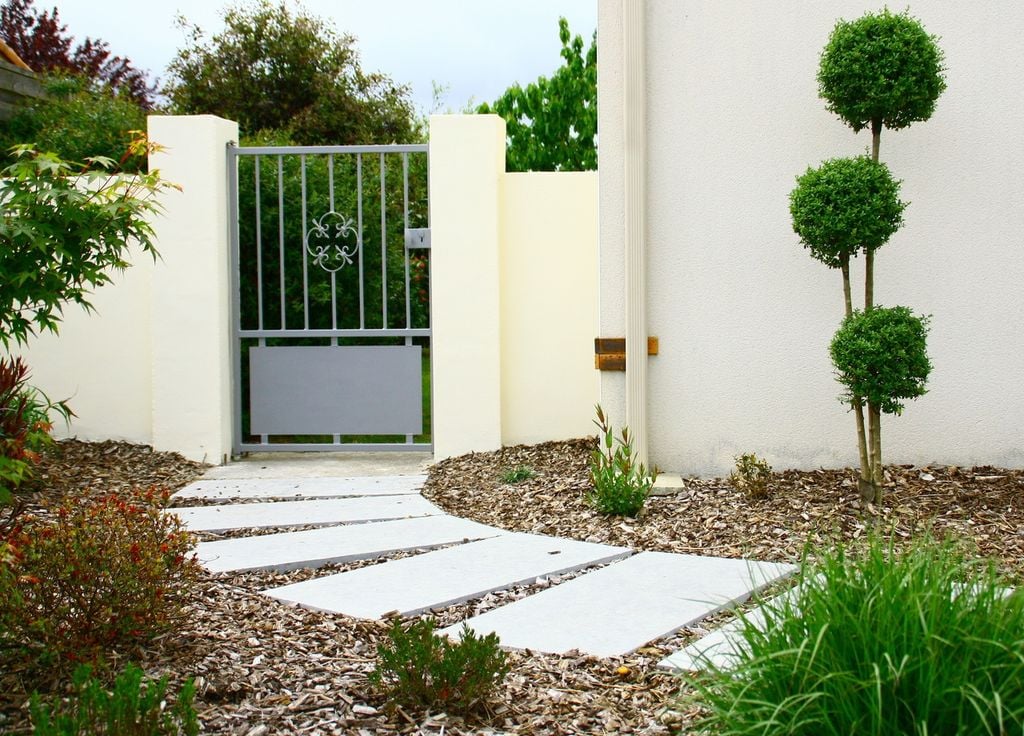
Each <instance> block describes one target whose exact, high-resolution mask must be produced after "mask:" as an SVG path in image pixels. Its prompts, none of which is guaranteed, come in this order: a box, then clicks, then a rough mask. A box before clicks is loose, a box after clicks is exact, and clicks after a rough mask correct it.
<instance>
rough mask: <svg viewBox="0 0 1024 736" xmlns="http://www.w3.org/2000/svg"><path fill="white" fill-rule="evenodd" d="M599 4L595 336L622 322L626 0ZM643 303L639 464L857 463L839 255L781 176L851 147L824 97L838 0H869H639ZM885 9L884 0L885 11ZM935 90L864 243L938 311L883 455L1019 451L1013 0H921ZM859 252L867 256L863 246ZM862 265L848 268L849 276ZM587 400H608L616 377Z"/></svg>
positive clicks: (1023, 114)
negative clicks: (889, 229) (894, 187)
mask: <svg viewBox="0 0 1024 736" xmlns="http://www.w3.org/2000/svg"><path fill="white" fill-rule="evenodd" d="M629 1H630V0H600V5H599V34H598V35H599V36H600V38H601V44H600V54H601V56H600V60H599V67H598V68H599V74H600V77H599V108H598V109H599V115H600V118H599V125H600V135H601V159H600V191H601V194H600V211H601V214H600V240H601V266H600V270H601V277H600V283H601V318H600V319H601V334H602V335H604V336H609V337H611V336H621V335H622V334H623V330H624V327H625V325H624V320H623V313H624V308H623V304H624V297H623V294H624V288H625V286H624V284H625V279H624V267H623V262H624V255H623V246H622V243H623V232H624V230H623V212H624V204H623V203H624V183H623V182H624V163H623V161H624V157H623V153H624V143H623V140H624V138H623V117H624V116H623V104H622V100H623V96H624V74H623V62H624V50H623V42H624V34H623V3H624V2H629ZM645 4H646V23H645V25H646V39H645V46H646V48H645V50H644V57H643V58H645V60H646V95H647V105H646V115H647V123H646V134H647V136H646V137H647V140H646V145H647V152H648V155H647V175H646V192H647V206H646V216H647V224H648V226H647V243H646V247H647V254H648V261H647V264H648V265H647V274H646V275H647V287H648V290H647V319H648V332H649V334H651V335H656V336H658V337H659V339H660V355H658V356H656V357H651V358H650V359H649V361H648V400H647V415H648V441H649V447H650V460H651V462H653V463H655V464H657V465H659V466H661V467H662V468H664V469H666V470H680V471H682V472H683V473H701V474H709V473H723V472H725V471H727V470H728V468H729V466H731V465H732V462H733V460H732V458H733V456H734V455H736V454H738V453H742V452H757V453H760V454H763V455H766V456H767V457H768V459H769V460H770V461H771V462H772V463H773V464H775V465H776V466H777V467H789V466H799V467H804V468H809V467H815V466H819V465H823V466H827V467H835V466H843V465H848V464H852V463H855V462H856V452H855V441H854V438H855V435H854V426H853V419H852V417H851V416H850V415H849V414H848V413H847V412H846V410H845V408H844V407H843V406H842V405H841V404H840V403H839V402H838V401H837V399H836V397H837V395H838V393H839V386H838V384H837V383H836V381H835V380H834V377H833V375H832V367H831V364H830V360H829V356H828V343H829V341H830V339H831V336H832V334H833V332H834V331H835V329H836V328H837V327H838V324H839V322H840V320H841V318H842V314H843V302H842V294H841V280H840V275H839V273H838V272H836V271H829V270H828V269H826V268H825V267H824V266H822V265H821V264H819V263H817V262H816V261H813V260H812V259H811V258H810V256H809V255H808V254H807V253H806V252H805V251H804V250H803V249H802V248H801V246H800V244H799V242H798V240H797V238H796V236H795V235H794V234H793V232H792V229H791V225H790V219H789V212H788V194H789V192H790V190H791V189H792V188H793V186H794V184H795V181H794V180H795V177H796V176H797V175H798V174H800V173H803V172H804V171H805V170H806V169H807V167H808V166H809V165H815V166H816V165H818V164H819V163H820V162H821V161H822V160H824V159H827V158H832V157H836V156H848V155H856V154H860V153H863V152H864V151H865V150H866V148H867V147H868V146H869V144H870V137H869V135H868V133H867V132H866V131H865V132H862V133H861V134H860V135H854V134H853V133H852V131H851V130H850V129H849V128H847V127H846V126H845V125H843V124H842V123H841V122H840V121H839V120H838V119H837V118H836V117H835V116H833V115H832V114H831V113H829V112H827V111H826V110H825V107H824V104H823V102H822V101H821V100H820V99H818V95H817V84H816V81H815V74H816V71H817V65H818V57H819V54H820V52H821V49H822V48H823V46H824V44H825V42H826V39H827V38H828V35H829V33H830V31H831V30H832V28H833V26H834V25H835V22H836V21H837V19H839V18H846V19H853V18H856V17H859V16H860V15H861V14H862V13H863V12H865V11H868V10H872V11H876V10H879V9H880V8H881V5H880V4H879V3H875V2H861V1H857V2H850V1H849V0H842V1H840V0H826V1H824V2H816V3H749V2H743V1H742V0H724V1H723V0H646V3H645ZM899 9H900V8H895V10H899ZM911 12H912V14H913V15H914V16H915V17H918V18H920V19H921V20H922V22H923V23H924V25H925V27H926V28H927V30H928V31H929V32H930V33H932V34H935V35H937V36H939V37H940V39H941V40H940V45H941V47H942V48H943V49H944V51H945V55H946V66H947V67H948V73H947V81H948V86H949V88H948V89H947V91H946V92H945V93H944V95H943V96H942V97H941V98H940V99H939V102H938V107H937V110H936V113H935V115H934V117H933V118H932V119H931V120H930V121H928V122H924V123H916V124H915V125H913V126H911V127H910V128H909V129H906V130H904V131H900V132H895V133H894V132H891V131H888V130H887V131H885V132H884V133H883V136H882V146H881V157H882V159H883V160H884V161H885V162H886V163H887V164H888V165H889V166H890V168H891V169H892V171H893V173H894V175H895V176H896V177H897V178H899V179H902V180H903V198H904V199H905V200H908V201H909V202H910V203H911V204H910V206H909V208H908V209H907V211H906V215H905V218H906V224H905V226H904V227H903V229H902V230H901V231H900V232H899V233H897V234H896V236H894V237H893V239H892V240H891V242H890V243H889V244H888V245H886V246H885V247H884V248H883V249H882V250H881V251H879V253H878V256H877V259H876V295H877V298H878V299H879V300H880V301H881V302H882V303H884V304H887V305H894V304H904V305H908V306H911V307H912V308H913V309H914V310H915V311H917V312H919V313H924V314H931V315H932V316H933V322H932V332H931V336H930V339H929V349H930V353H931V356H932V362H933V363H934V366H935V367H934V371H933V373H932V378H931V380H930V382H929V387H930V391H929V394H928V395H926V396H924V397H923V398H921V399H919V400H918V401H916V402H912V403H910V404H909V405H908V407H907V410H906V412H905V413H904V415H903V416H902V417H893V418H886V420H884V421H883V425H884V428H885V429H884V432H885V436H884V440H883V442H884V445H885V449H884V451H885V453H886V459H887V460H888V461H890V462H899V463H918V464H924V463H930V462H938V463H951V464H983V463H991V464H996V465H1003V466H1012V467H1019V466H1021V465H1024V381H1022V380H1021V376H1022V375H1024V299H1022V298H1021V293H1022V287H1021V284H1024V249H1022V248H1021V247H1020V244H1021V232H1024V178H1022V177H1021V175H1020V172H1021V171H1022V168H1024V138H1022V137H1021V130H1022V127H1024V96H1021V95H1019V94H1015V93H1014V92H1013V90H1016V89H1017V88H1018V87H1019V74H1018V71H1017V70H1018V69H1020V68H1021V65H1022V64H1024V45H1022V44H1021V43H1020V39H1021V38H1022V37H1024V5H1021V4H1020V3H1017V2H1011V1H1010V0H994V1H993V2H989V3H980V4H974V5H971V6H970V9H969V12H968V11H967V9H966V7H965V6H963V5H961V4H959V3H951V2H946V1H945V0H918V1H917V2H915V3H913V5H912V6H911ZM858 265H862V264H858ZM855 279H856V280H857V281H855V283H857V282H860V283H862V272H861V271H858V272H857V273H856V275H855ZM601 395H602V401H603V402H604V403H605V404H606V405H608V406H609V407H611V408H612V409H613V410H614V411H615V414H616V417H617V418H618V417H621V416H623V411H624V402H625V399H624V395H625V387H624V383H623V380H622V375H621V374H618V375H615V374H603V375H602V391H601Z"/></svg>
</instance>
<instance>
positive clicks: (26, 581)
mask: <svg viewBox="0 0 1024 736" xmlns="http://www.w3.org/2000/svg"><path fill="white" fill-rule="evenodd" d="M168 496H169V492H168V491H166V490H157V489H149V490H134V491H130V492H123V493H109V494H106V495H102V496H96V497H91V498H84V497H74V496H70V497H68V498H66V499H64V500H63V501H62V502H61V503H60V504H59V505H57V506H56V507H55V508H53V509H50V513H49V514H48V515H49V517H50V518H49V519H43V518H40V517H34V516H33V517H28V518H26V519H25V520H24V521H22V522H20V523H19V525H18V526H17V527H16V528H15V529H14V530H13V531H12V532H11V533H10V534H9V535H8V536H7V539H6V540H3V544H4V548H5V550H6V553H5V555H4V556H3V557H2V559H0V561H2V564H0V623H2V625H3V631H5V632H6V633H5V634H4V635H3V641H2V643H3V645H4V647H3V648H2V649H0V652H2V651H4V650H7V651H8V652H10V651H12V650H13V651H15V652H17V653H20V654H21V655H23V656H25V657H26V659H28V660H30V661H33V662H34V663H35V664H36V665H39V666H41V668H43V669H45V670H47V671H49V672H50V673H53V674H56V673H61V672H67V671H68V670H70V669H72V668H73V667H74V665H75V664H77V663H81V662H99V661H101V660H102V659H103V658H104V655H105V654H106V653H107V652H109V651H111V650H123V649H126V648H130V647H132V646H136V645H140V644H144V643H146V642H147V641H150V640H151V639H152V638H153V637H155V636H156V635H158V634H160V633H162V632H164V631H167V630H169V629H170V628H171V627H173V626H174V625H175V624H176V623H177V622H178V621H179V620H180V617H181V615H182V604H183V602H184V599H185V596H186V595H187V591H188V588H189V586H190V585H192V584H194V582H195V581H196V580H197V579H198V575H199V566H198V563H197V562H196V560H195V558H194V556H193V555H191V549H192V546H193V539H192V536H191V535H190V534H188V533H187V532H186V531H185V529H184V528H183V526H182V524H181V522H180V520H179V519H178V518H177V517H175V516H172V515H169V514H166V513H164V512H163V510H162V507H163V506H164V505H165V504H166V501H167V498H168Z"/></svg>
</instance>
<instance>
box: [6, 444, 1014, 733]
mask: <svg viewBox="0 0 1024 736" xmlns="http://www.w3.org/2000/svg"><path fill="white" fill-rule="evenodd" d="M591 447H592V440H587V439H582V440H573V441H569V442H557V443H546V444H543V445H537V446H530V447H513V448H506V449H503V450H501V451H498V452H492V453H477V454H472V455H466V456H463V457H459V458H453V459H450V460H446V461H443V462H441V463H438V464H436V465H434V466H433V467H432V468H431V470H430V478H429V480H428V483H427V487H426V490H425V494H424V495H426V496H427V497H428V498H429V499H430V500H432V501H433V502H434V503H436V504H438V505H439V506H441V507H442V508H445V509H446V510H448V511H450V512H452V513H455V514H458V515H459V516H463V517H467V518H470V519H474V520H476V521H480V522H483V523H487V524H492V525H495V526H500V527H504V528H507V529H512V530H517V531H527V532H534V533H541V534H551V535H557V536H565V537H570V538H575V539H582V540H586V541H594V542H602V543H609V544H617V545H624V546H630V547H633V548H636V549H644V550H662V551H671V552H685V553H697V554H710V555H719V556H726V557H741V556H742V557H751V558H756V559H762V560H775V561H796V560H799V559H800V556H801V554H802V552H803V550H804V548H805V544H806V543H807V542H808V541H811V542H813V543H816V544H830V543H832V542H833V541H834V540H836V539H845V540H851V539H856V538H858V537H861V536H863V535H864V534H866V533H867V532H868V531H869V530H870V529H871V528H872V527H877V528H878V529H880V530H882V531H883V532H885V533H891V534H893V535H894V537H895V538H896V539H897V540H904V539H910V538H913V537H914V536H916V535H918V534H920V533H921V532H922V531H924V530H925V529H927V528H929V527H930V528H933V529H934V530H935V531H936V533H938V534H953V535H956V536H957V537H959V538H963V539H966V540H970V541H972V542H973V543H974V544H976V545H977V547H978V549H979V551H980V552H981V553H983V554H985V555H990V556H994V557H996V558H997V559H999V560H1000V561H1001V563H1002V565H1003V567H1004V568H1005V570H1006V571H1007V572H1009V573H1011V574H1013V575H1014V576H1019V575H1020V573H1021V572H1022V571H1024V554H1022V552H1024V472H1022V471H1019V470H1000V469H996V468H950V467H944V466H943V467H930V468H909V467H890V468H888V471H887V473H888V479H889V482H890V487H889V488H888V489H887V497H886V500H885V503H884V504H883V505H882V506H881V507H879V508H874V507H862V505H861V504H860V502H859V500H858V499H857V492H856V482H855V480H856V476H855V474H854V472H853V471H851V470H814V471H807V472H798V471H784V472H781V473H777V474H775V476H774V478H773V485H772V493H771V495H770V497H769V498H768V499H765V500H757V501H755V500H751V499H748V498H747V497H745V496H744V495H743V494H741V493H739V492H737V491H736V490H734V489H733V488H732V487H731V486H730V485H729V484H728V483H727V482H726V481H723V480H720V479H719V480H707V479H691V480H688V481H687V482H686V487H685V488H684V490H683V491H682V492H680V493H678V494H674V495H671V496H663V497H653V498H651V499H650V500H649V502H648V505H647V508H646V510H645V512H644V513H643V514H642V515H641V517H640V518H638V519H620V518H608V517H603V516H601V515H600V514H598V513H596V512H595V511H594V510H593V509H592V508H591V507H590V506H589V505H587V503H586V500H585V496H586V492H587V490H588V488H589V480H588V468H589V453H590V450H591ZM517 467H528V468H530V469H531V470H532V471H533V476H532V477H531V478H529V479H527V480H524V481H521V482H520V483H517V484H514V485H510V484H505V483H503V482H502V476H503V475H504V474H505V473H506V471H508V470H512V469H514V468H517ZM39 470H40V484H39V491H38V493H36V494H35V495H34V496H32V497H31V498H30V501H31V504H32V505H33V506H34V507H38V505H39V504H41V503H45V502H53V501H55V500H57V499H59V498H60V497H61V496H62V495H63V494H65V493H67V492H70V491H84V490H87V491H88V492H92V493H104V492H108V491H110V490H116V489H122V488H126V487H129V486H143V487H146V486H150V485H164V486H168V487H171V488H178V487H180V486H182V485H185V484H186V483H188V482H190V481H191V480H193V479H195V478H196V477H197V476H198V475H199V474H200V473H201V472H202V470H203V466H200V465H198V464H196V463H190V462H188V461H186V460H184V459H183V458H181V457H180V456H178V455H174V454H169V453H158V452H153V451H152V450H150V449H149V448H146V447H140V446H135V445H129V444H125V443H114V442H106V443H83V442H76V441H65V442H62V443H60V445H59V451H58V452H54V453H51V454H50V456H48V457H47V458H46V459H45V460H44V463H43V464H42V466H41V467H40V469H39ZM406 554H408V553H406ZM368 564H375V563H374V562H373V561H364V562H360V563H351V564H347V565H335V566H331V567H329V568H323V569H321V570H318V571H309V570H298V571H292V572H289V573H246V574H238V575H206V576H205V577H204V578H203V580H202V582H201V584H200V585H199V586H198V588H197V590H196V591H195V592H194V596H193V600H192V602H191V603H190V604H189V613H190V616H189V621H188V624H187V625H186V626H184V627H183V628H182V629H181V630H178V631H175V632H173V633H172V634H168V635H166V636H164V637H163V638H162V639H160V640H158V641H156V642H154V643H153V645H152V646H150V647H149V648H148V649H147V650H146V651H145V652H142V653H141V655H140V657H139V659H140V660H141V661H140V662H139V663H140V664H141V665H142V666H143V667H144V668H145V669H146V670H147V671H148V672H149V673H150V674H151V675H154V676H156V675H161V674H163V673H168V674H170V676H171V678H172V682H175V683H179V682H180V681H181V680H182V678H184V677H189V676H191V677H195V678H196V682H197V685H198V695H197V698H196V707H197V710H198V712H199V716H200V719H201V721H202V723H203V732H204V733H215V734H233V735H234V734H237V735H238V736H261V735H262V734H276V733H310V734H360V735H364V734H365V735H369V734H398V733H408V734H413V733H425V734H442V733H444V734H475V733H495V732H512V733H524V734H570V733H635V734H659V733H670V732H678V731H679V730H683V731H685V730H686V723H687V722H689V720H690V716H691V715H692V714H691V712H690V711H688V710H687V708H686V706H682V705H680V703H679V701H678V695H679V693H680V690H681V688H682V689H683V691H684V692H685V685H683V683H682V681H681V680H680V679H679V678H677V677H674V676H672V675H668V674H666V673H663V672H660V671H658V670H657V669H656V668H655V665H656V664H657V662H658V661H660V659H661V658H662V657H664V656H665V655H666V654H668V653H669V652H670V651H672V650H674V649H676V648H678V647H679V646H681V645H683V644H685V643H686V642H687V641H689V640H691V639H692V638H694V637H695V636H696V635H697V634H698V633H700V632H701V630H697V629H695V630H683V631H681V632H679V633H678V634H677V635H675V636H673V637H670V638H668V639H666V640H662V641H659V642H654V643H653V644H652V645H650V646H648V647H644V648H641V649H640V650H639V651H638V652H635V653H633V654H631V655H629V656H626V657H622V658H612V659H600V658H595V657H588V656H583V655H567V656H550V655H540V654H535V653H529V652H512V653H510V663H511V667H512V670H511V674H510V675H509V676H508V677H507V678H506V680H505V681H504V683H503V684H502V686H501V688H500V689H499V692H498V694H497V696H496V697H495V698H494V700H493V702H492V703H491V704H490V705H489V706H488V708H487V709H486V710H483V711H481V712H480V713H479V714H478V715H477V716H476V717H475V718H473V719H470V720H468V721H467V720H465V719H462V718H457V717H449V716H446V715H445V714H443V713H423V712H407V711H405V710H401V709H390V708H388V707H387V705H386V704H385V702H384V701H383V698H382V697H381V696H380V695H379V694H377V693H375V692H373V691H372V690H371V689H370V687H369V685H368V683H367V680H366V676H367V674H368V673H369V672H370V671H372V669H373V667H374V663H375V650H376V646H377V644H378V643H379V642H381V641H382V638H383V636H384V634H385V632H386V630H387V627H388V623H387V622H373V621H362V620H357V619H352V618H348V617H345V616H339V615H333V614H325V613H320V612H316V611H308V610H304V609H300V608H294V607H289V606H285V605H282V604H280V603H277V602H275V601H273V600H272V599H270V598H267V597H264V596H262V595H260V594H259V593H258V591H259V590H261V589H263V588H266V587H269V586H271V585H281V584H286V583H289V582H295V581H297V580H300V579H306V578H308V577H311V576H316V575H322V574H330V573H334V572H338V571H340V570H345V569H354V568H355V567H359V566H365V565H368ZM567 577H571V575H569V576H564V577H563V578H562V579H566V578H567ZM557 582H559V580H550V581H541V582H539V583H538V584H537V585H534V586H517V587H516V588H514V589H512V590H510V591H507V592H503V593H500V594H492V595H491V596H489V597H485V598H484V599H480V600H476V601H469V602H466V603H463V604H459V605H458V606H453V607H450V608H449V609H446V610H444V611H439V612H437V615H438V618H439V620H440V621H441V622H442V623H450V622H453V621H456V620H458V619H459V618H460V617H465V616H467V615H470V614H473V613H476V612H479V611H482V610H487V609H488V608H490V607H493V606H495V605H501V604H503V603H505V602H508V601H509V600H514V599H516V598H519V597H522V596H523V595H527V594H529V593H531V592H533V591H535V590H536V589H538V588H539V587H544V586H546V585H551V584H556V583H557ZM620 668H625V669H620ZM620 673H623V674H620ZM18 688H19V683H18V682H17V681H16V680H15V679H13V678H12V676H11V675H10V674H9V673H0V732H12V733H18V732H19V730H20V732H25V727H26V720H25V708H24V704H25V701H26V695H25V693H24V691H23V690H22V691H20V692H19V690H18Z"/></svg>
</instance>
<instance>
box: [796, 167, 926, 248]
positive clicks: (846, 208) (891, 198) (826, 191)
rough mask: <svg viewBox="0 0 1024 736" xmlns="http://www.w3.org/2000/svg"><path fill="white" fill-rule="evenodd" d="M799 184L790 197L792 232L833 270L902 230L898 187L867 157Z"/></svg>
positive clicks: (814, 172)
mask: <svg viewBox="0 0 1024 736" xmlns="http://www.w3.org/2000/svg"><path fill="white" fill-rule="evenodd" d="M796 182H797V185H796V188H795V189H794V190H793V191H792V192H791V193H790V195H789V212H790V214H791V215H792V217H793V231H794V232H796V234H797V235H799V236H800V242H801V243H803V244H804V246H805V247H806V248H808V249H810V251H811V255H812V256H814V258H815V259H817V260H819V261H821V262H822V263H824V264H825V265H826V266H828V267H829V268H840V267H842V266H843V265H844V264H848V263H849V259H850V258H851V257H852V256H855V255H857V253H858V252H859V251H861V250H863V251H865V252H866V251H869V250H876V249H878V248H880V247H881V246H883V245H884V244H885V243H886V242H888V240H889V238H890V237H891V236H892V234H893V233H895V232H896V231H897V230H899V228H900V226H901V225H902V224H903V210H904V208H905V207H906V203H905V202H901V201H900V185H899V182H898V181H896V180H895V179H893V178H892V175H891V174H890V173H889V169H888V167H886V165H885V164H883V163H877V162H875V161H872V160H871V159H870V158H869V157H867V156H858V157H856V158H836V159H832V160H830V161H825V162H824V163H823V164H821V166H819V167H818V168H816V169H813V168H809V169H807V172H806V173H805V174H804V175H803V176H799V177H797V180H796Z"/></svg>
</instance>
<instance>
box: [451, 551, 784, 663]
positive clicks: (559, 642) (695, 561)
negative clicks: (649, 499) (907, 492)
mask: <svg viewBox="0 0 1024 736" xmlns="http://www.w3.org/2000/svg"><path fill="white" fill-rule="evenodd" d="M796 569H797V568H796V567H795V566H793V565H786V564H779V563H770V562H752V561H749V560H734V559H724V558H719V557H700V556H696V555H680V554H670V553H666V552H641V553H639V554H636V555H633V556H632V557H630V558H628V559H626V560H623V561H621V562H616V563H615V564H613V565H609V566H607V567H605V568H602V569H600V570H596V571H594V572H591V573H588V574H586V575H581V576H580V577H578V578H574V579H573V580H570V581H568V582H566V583H563V584H561V585H557V586H555V587H553V588H548V589H547V590H544V591H541V592H540V593H537V594H536V595H532V596H529V597H527V598H523V599H522V600H519V601H515V602H514V603H510V604H508V605H506V606H502V607H501V608H496V609H494V610H492V611H488V612H487V613H484V614H483V615H481V616H476V617H474V618H471V619H469V620H468V621H467V622H466V623H468V624H469V627H470V628H471V629H473V630H474V631H476V632H477V633H478V634H480V635H485V634H489V633H491V632H494V633H496V634H497V635H498V637H499V638H500V639H501V644H502V646H505V647H510V648H513V649H530V650H534V651H540V652H550V653H553V654H564V653H566V652H569V651H571V650H579V651H581V652H585V653H587V654H593V655H597V656H601V657H611V656H618V655H622V654H628V653H629V652H631V651H633V650H635V649H637V648H638V647H641V646H643V645H644V644H646V643H648V642H650V641H653V640H655V639H660V638H661V637H663V636H667V635H668V634H671V633H673V632H675V631H677V630H678V629H680V628H682V627H684V626H688V625H690V624H692V623H693V622H695V621H699V620H700V619H702V618H705V617H707V616H710V615H711V614H713V613H715V612H717V611H719V610H722V609H723V608H727V607H730V606H732V605H735V604H736V603H739V602H741V601H743V600H745V599H746V598H747V597H748V596H750V595H751V594H752V593H754V592H756V591H757V590H760V589H761V588H763V587H764V586H765V585H767V584H769V583H771V582H773V581H775V580H778V579H780V578H782V577H785V576H787V575H791V574H793V573H794V572H795V571H796ZM461 628H462V624H459V625H457V626H451V627H449V628H447V629H444V630H443V631H442V632H441V633H443V634H447V635H448V636H458V635H459V632H460V630H461Z"/></svg>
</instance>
